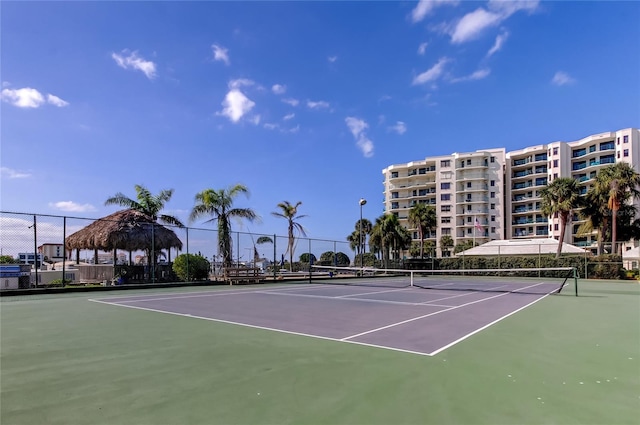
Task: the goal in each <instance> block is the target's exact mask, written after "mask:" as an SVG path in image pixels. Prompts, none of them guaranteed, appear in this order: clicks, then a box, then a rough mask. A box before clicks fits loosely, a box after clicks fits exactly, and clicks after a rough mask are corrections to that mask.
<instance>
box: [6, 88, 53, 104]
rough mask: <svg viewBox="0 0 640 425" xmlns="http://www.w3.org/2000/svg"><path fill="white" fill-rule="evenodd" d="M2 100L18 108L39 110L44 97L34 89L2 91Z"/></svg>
mask: <svg viewBox="0 0 640 425" xmlns="http://www.w3.org/2000/svg"><path fill="white" fill-rule="evenodd" d="M2 100H4V101H5V102H9V103H11V104H12V105H13V106H17V107H18V108H39V107H40V106H42V104H44V96H43V95H42V93H40V92H39V91H38V90H36V89H32V88H31V87H25V88H22V89H17V90H14V89H2Z"/></svg>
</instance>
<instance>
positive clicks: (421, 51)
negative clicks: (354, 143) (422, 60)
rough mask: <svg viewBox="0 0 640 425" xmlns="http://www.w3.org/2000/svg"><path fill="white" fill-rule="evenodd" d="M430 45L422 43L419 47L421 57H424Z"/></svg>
mask: <svg viewBox="0 0 640 425" xmlns="http://www.w3.org/2000/svg"><path fill="white" fill-rule="evenodd" d="M428 45H429V44H428V43H427V42H426V41H425V42H424V43H420V45H419V46H418V54H419V55H424V52H426V51H427V46H428Z"/></svg>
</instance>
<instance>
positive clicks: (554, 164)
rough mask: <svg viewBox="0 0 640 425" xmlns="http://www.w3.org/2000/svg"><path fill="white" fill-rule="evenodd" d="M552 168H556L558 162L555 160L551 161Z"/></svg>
mask: <svg viewBox="0 0 640 425" xmlns="http://www.w3.org/2000/svg"><path fill="white" fill-rule="evenodd" d="M553 166H554V167H557V166H558V160H557V159H554V160H553Z"/></svg>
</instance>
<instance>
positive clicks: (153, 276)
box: [150, 223, 156, 283]
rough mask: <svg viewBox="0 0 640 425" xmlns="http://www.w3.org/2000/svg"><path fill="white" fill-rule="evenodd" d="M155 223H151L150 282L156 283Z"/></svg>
mask: <svg viewBox="0 0 640 425" xmlns="http://www.w3.org/2000/svg"><path fill="white" fill-rule="evenodd" d="M155 231H156V225H155V223H151V258H150V260H151V283H156V233H155Z"/></svg>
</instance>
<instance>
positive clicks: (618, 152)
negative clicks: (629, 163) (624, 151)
mask: <svg viewBox="0 0 640 425" xmlns="http://www.w3.org/2000/svg"><path fill="white" fill-rule="evenodd" d="M618 159H620V151H618Z"/></svg>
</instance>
